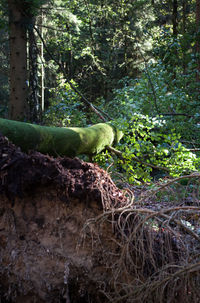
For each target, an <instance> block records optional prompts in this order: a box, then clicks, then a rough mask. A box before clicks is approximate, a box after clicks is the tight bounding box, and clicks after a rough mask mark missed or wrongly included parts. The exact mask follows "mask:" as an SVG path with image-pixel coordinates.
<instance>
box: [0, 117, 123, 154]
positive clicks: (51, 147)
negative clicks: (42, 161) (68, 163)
mask: <svg viewBox="0 0 200 303" xmlns="http://www.w3.org/2000/svg"><path fill="white" fill-rule="evenodd" d="M0 131H1V133H2V134H3V135H4V136H6V137H8V139H9V140H10V141H11V142H13V143H14V144H15V145H17V146H19V147H21V149H22V150H23V151H25V152H27V151H28V150H37V151H40V152H42V153H45V154H50V155H53V156H58V155H60V156H69V157H74V156H76V155H80V154H86V155H93V154H97V153H99V152H101V151H102V150H103V149H104V148H105V147H106V146H107V145H108V146H111V145H112V144H113V143H114V141H117V140H119V136H118V135H119V134H118V135H117V132H116V130H115V129H114V128H113V127H112V126H111V125H110V124H109V123H99V124H95V125H93V126H90V127H86V128H78V127H73V128H59V127H47V126H40V125H35V124H30V123H24V122H18V121H12V120H7V119H0Z"/></svg>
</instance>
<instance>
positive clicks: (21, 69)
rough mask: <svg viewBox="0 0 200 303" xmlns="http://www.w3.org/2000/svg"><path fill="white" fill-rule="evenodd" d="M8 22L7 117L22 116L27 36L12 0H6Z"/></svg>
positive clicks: (23, 109)
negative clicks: (8, 93) (8, 96)
mask: <svg viewBox="0 0 200 303" xmlns="http://www.w3.org/2000/svg"><path fill="white" fill-rule="evenodd" d="M8 7H9V24H10V100H9V117H10V118H11V119H14V120H19V119H22V118H24V116H25V115H26V101H27V79H28V78H27V38H26V28H25V26H24V24H23V17H24V16H23V13H22V11H21V10H19V9H18V7H17V4H16V3H15V1H14V0H8Z"/></svg>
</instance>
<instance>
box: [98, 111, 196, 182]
mask: <svg viewBox="0 0 200 303" xmlns="http://www.w3.org/2000/svg"><path fill="white" fill-rule="evenodd" d="M165 123H166V122H165V121H164V120H163V119H160V118H159V117H157V118H151V117H148V116H145V115H141V114H133V116H132V119H131V120H127V119H125V118H124V119H122V118H119V119H118V120H115V121H114V124H115V125H117V127H118V128H119V129H120V130H122V131H123V132H124V137H123V139H122V140H121V142H120V144H119V145H118V147H117V148H118V150H120V151H121V155H122V156H121V159H119V158H117V157H116V156H114V157H112V158H110V156H108V155H106V154H104V157H105V158H104V159H103V160H102V155H100V156H99V155H97V156H96V158H95V160H96V161H97V162H99V163H100V164H101V165H102V164H103V165H104V167H106V166H109V165H110V164H111V163H112V162H113V165H112V170H113V171H114V172H116V171H119V172H121V173H122V174H123V175H124V176H126V178H127V180H128V182H129V183H141V182H149V181H151V180H152V179H153V178H154V177H156V178H160V177H164V176H166V175H171V176H173V177H175V176H179V175H181V174H183V173H184V174H187V173H189V172H191V171H195V170H197V169H198V168H199V165H200V161H199V159H198V158H197V157H196V155H195V154H194V153H192V152H190V151H189V150H188V149H187V148H185V147H184V146H183V145H182V144H181V143H180V136H179V135H178V134H177V133H176V132H175V130H171V132H169V131H168V130H167V129H166V128H165Z"/></svg>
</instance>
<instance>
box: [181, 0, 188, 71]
mask: <svg viewBox="0 0 200 303" xmlns="http://www.w3.org/2000/svg"><path fill="white" fill-rule="evenodd" d="M186 4H187V0H182V11H183V23H182V33H183V36H184V37H185V34H186ZM185 43H186V42H184V47H183V73H184V74H186V71H187V70H186V55H185V52H186V45H185Z"/></svg>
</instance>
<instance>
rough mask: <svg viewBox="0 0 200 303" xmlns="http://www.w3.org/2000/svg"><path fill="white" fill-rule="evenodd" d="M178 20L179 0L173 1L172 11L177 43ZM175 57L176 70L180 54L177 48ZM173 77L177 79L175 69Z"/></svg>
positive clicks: (174, 34)
mask: <svg viewBox="0 0 200 303" xmlns="http://www.w3.org/2000/svg"><path fill="white" fill-rule="evenodd" d="M177 19H178V2H177V0H173V11H172V24H173V36H174V40H175V41H176V39H177V35H178V31H177V25H178V24H177ZM174 55H175V58H176V59H175V62H174V68H175V67H176V65H177V63H178V62H177V58H178V52H177V47H175V49H174ZM173 74H174V75H173V77H174V79H176V70H175V69H174V73H173Z"/></svg>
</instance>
